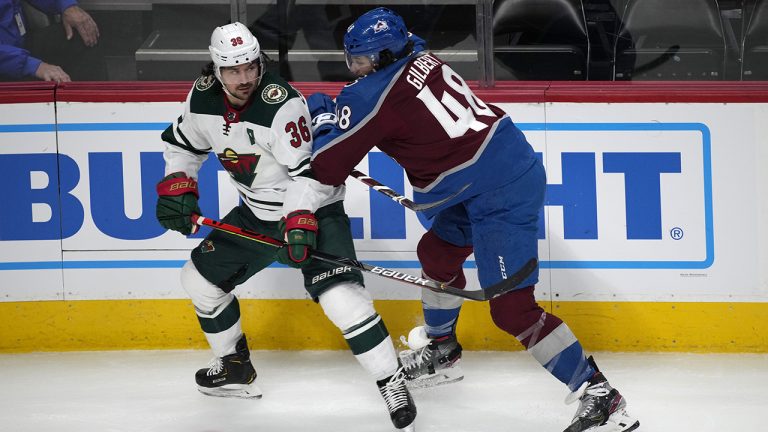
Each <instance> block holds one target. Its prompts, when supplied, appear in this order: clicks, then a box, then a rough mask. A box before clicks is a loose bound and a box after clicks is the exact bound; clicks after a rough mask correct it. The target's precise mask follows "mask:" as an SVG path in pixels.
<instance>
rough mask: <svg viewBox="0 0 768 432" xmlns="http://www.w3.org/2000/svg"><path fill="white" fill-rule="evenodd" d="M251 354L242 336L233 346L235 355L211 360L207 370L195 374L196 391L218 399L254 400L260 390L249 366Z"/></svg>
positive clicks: (259, 393) (259, 395)
mask: <svg viewBox="0 0 768 432" xmlns="http://www.w3.org/2000/svg"><path fill="white" fill-rule="evenodd" d="M250 357H251V353H250V351H248V343H247V342H246V340H245V335H243V336H242V337H241V338H240V340H239V341H237V345H236V346H235V353H234V354H229V355H226V356H224V357H217V358H215V359H213V360H212V361H211V363H210V365H208V368H204V369H200V370H198V371H197V373H196V374H195V381H197V389H198V390H200V392H201V393H203V394H206V395H209V396H218V397H237V398H244V399H255V398H260V397H261V394H262V393H261V389H260V388H259V387H258V386H257V385H256V383H255V382H254V381H255V380H256V370H255V369H254V368H253V365H252V364H251V360H250Z"/></svg>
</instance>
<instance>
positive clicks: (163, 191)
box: [156, 172, 201, 235]
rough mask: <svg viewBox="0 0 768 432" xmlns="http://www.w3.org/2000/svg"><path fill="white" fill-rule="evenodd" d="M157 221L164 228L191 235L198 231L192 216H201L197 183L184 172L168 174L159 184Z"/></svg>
mask: <svg viewBox="0 0 768 432" xmlns="http://www.w3.org/2000/svg"><path fill="white" fill-rule="evenodd" d="M157 195H158V198H157V208H156V214H157V220H158V222H160V225H162V226H163V227H164V228H166V229H169V230H174V231H178V232H180V233H182V234H184V235H189V234H191V233H193V232H195V231H197V229H196V227H197V225H194V224H193V223H192V220H191V219H190V216H192V214H193V213H194V214H200V213H201V212H200V207H198V205H197V199H198V198H199V196H200V195H199V194H198V192H197V181H195V179H192V178H189V177H187V175H186V174H184V173H183V172H175V173H173V174H168V175H167V176H165V178H163V180H161V181H160V183H158V184H157Z"/></svg>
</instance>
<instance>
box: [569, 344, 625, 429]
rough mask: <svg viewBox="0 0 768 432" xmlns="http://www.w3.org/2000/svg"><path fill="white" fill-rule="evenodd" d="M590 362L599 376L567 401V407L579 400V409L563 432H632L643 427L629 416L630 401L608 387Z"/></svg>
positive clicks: (606, 382)
mask: <svg viewBox="0 0 768 432" xmlns="http://www.w3.org/2000/svg"><path fill="white" fill-rule="evenodd" d="M587 360H588V361H589V364H590V365H592V367H593V368H594V369H595V371H597V372H595V375H593V376H592V378H590V379H589V381H587V382H586V383H584V384H582V386H581V388H579V389H578V390H576V391H575V392H573V393H571V394H570V395H568V397H567V398H566V399H565V403H567V404H570V403H573V402H575V401H576V400H578V401H579V408H578V409H577V410H576V415H574V417H573V421H572V422H571V424H570V426H568V427H567V428H566V429H565V431H564V432H583V431H594V432H629V431H633V430H635V429H637V428H638V427H640V422H639V421H638V420H636V419H634V418H633V417H630V416H629V415H628V414H627V411H626V407H627V401H626V400H625V399H624V398H623V397H622V396H621V394H620V393H619V391H618V390H616V389H615V388H613V387H611V385H610V384H608V380H607V379H605V377H604V376H603V373H602V372H600V370H598V369H597V365H596V364H595V361H594V360H593V359H592V357H589V358H588V359H587Z"/></svg>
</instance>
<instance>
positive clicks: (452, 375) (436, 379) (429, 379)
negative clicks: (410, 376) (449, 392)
mask: <svg viewBox="0 0 768 432" xmlns="http://www.w3.org/2000/svg"><path fill="white" fill-rule="evenodd" d="M463 379H464V371H462V370H461V368H460V367H459V366H453V367H451V368H448V369H441V370H439V371H437V372H435V373H434V374H432V375H422V376H420V377H418V378H416V379H415V380H412V381H407V382H406V383H405V385H406V386H407V387H408V388H409V389H410V390H416V389H423V388H430V387H437V386H441V385H445V384H450V383H455V382H457V381H461V380H463Z"/></svg>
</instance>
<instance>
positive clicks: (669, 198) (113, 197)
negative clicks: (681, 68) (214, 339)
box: [0, 83, 768, 352]
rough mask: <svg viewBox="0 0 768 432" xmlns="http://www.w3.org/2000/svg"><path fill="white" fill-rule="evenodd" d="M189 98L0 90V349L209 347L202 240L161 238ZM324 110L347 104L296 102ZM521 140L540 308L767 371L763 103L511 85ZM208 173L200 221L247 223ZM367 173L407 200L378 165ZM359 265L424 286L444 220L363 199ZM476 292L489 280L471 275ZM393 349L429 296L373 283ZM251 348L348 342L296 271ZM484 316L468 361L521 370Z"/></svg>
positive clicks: (276, 271)
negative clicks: (194, 271)
mask: <svg viewBox="0 0 768 432" xmlns="http://www.w3.org/2000/svg"><path fill="white" fill-rule="evenodd" d="M188 86H189V83H171V84H168V83H162V84H160V83H158V84H151V83H143V84H141V83H135V84H123V85H119V84H109V83H104V84H86V83H83V84H69V85H66V86H63V87H59V88H57V89H55V96H54V87H53V85H47V84H23V85H16V86H12V85H8V86H0V119H2V120H0V173H3V176H4V181H3V183H2V186H0V188H2V194H0V195H1V196H2V201H1V202H2V203H3V204H2V205H3V211H2V213H1V214H2V223H0V242H1V243H0V245H1V246H2V248H0V313H1V314H2V316H3V320H2V323H1V324H0V351H38V350H80V349H126V348H128V349H132V348H136V349H143V348H184V347H201V348H202V347H205V341H204V339H203V337H202V335H201V333H200V331H199V327H198V324H197V321H196V318H195V316H194V313H193V310H192V307H191V303H190V302H189V301H188V300H187V299H186V298H187V296H186V294H185V293H184V291H183V289H182V288H181V286H180V284H179V280H178V274H179V269H180V267H181V266H182V265H183V263H184V261H185V260H186V259H187V258H188V256H189V250H190V249H192V248H194V247H195V246H196V245H197V244H198V243H199V241H200V238H201V236H204V235H205V233H206V232H207V231H203V232H202V233H201V234H200V235H197V236H194V237H191V238H184V237H182V236H181V235H179V234H177V233H174V232H164V230H163V229H162V228H161V227H160V226H159V225H158V224H157V222H156V221H155V218H154V205H155V192H154V190H155V189H154V185H155V184H156V182H157V181H158V179H159V178H161V177H162V171H163V160H162V153H161V152H162V143H161V141H160V139H159V135H160V133H161V132H162V130H163V129H164V128H165V127H166V126H167V125H168V124H169V123H170V122H171V121H172V120H173V119H174V118H176V117H178V115H179V114H180V112H181V109H182V105H181V101H182V100H183V99H184V97H185V96H186V92H187V90H188ZM297 86H298V87H299V89H300V90H302V91H303V92H304V93H305V94H307V95H309V94H311V93H313V92H315V91H320V90H322V91H326V92H330V93H333V92H336V91H338V88H339V86H338V85H323V84H317V83H315V84H297ZM478 93H479V94H480V95H481V97H482V98H483V99H484V100H486V101H487V102H493V103H497V104H499V105H500V106H501V107H503V108H504V109H505V110H507V111H508V112H509V113H510V116H511V118H512V119H513V120H514V121H515V123H516V124H517V125H518V127H520V129H521V130H523V132H524V133H525V134H526V137H527V138H528V140H529V141H530V142H531V144H532V145H533V147H534V149H535V150H536V152H537V153H538V154H539V156H540V157H541V158H542V161H543V162H544V164H545V166H546V168H547V175H548V181H547V182H548V186H547V199H546V203H545V208H544V211H543V213H542V218H541V221H542V223H541V226H540V229H539V249H540V250H539V252H540V254H539V259H540V263H541V269H540V279H541V280H540V283H539V284H538V285H537V291H536V296H537V298H538V300H539V301H540V303H541V304H542V305H543V306H544V307H546V308H547V309H549V310H551V311H553V312H554V313H555V314H557V315H558V316H560V317H561V318H563V319H564V320H565V321H566V322H567V323H568V324H569V325H570V326H571V327H572V328H573V329H574V331H575V333H576V334H577V335H578V336H579V337H580V339H581V340H582V342H583V343H584V344H585V345H586V346H587V348H588V349H591V350H610V351H693V352H766V351H768V336H766V335H768V324H767V323H768V276H767V275H766V270H765V269H767V268H768V253H766V252H767V251H766V246H767V245H768V234H766V225H765V222H764V221H765V220H766V215H768V205H767V204H766V202H767V201H768V199H766V193H765V192H766V187H765V185H766V184H768V178H767V177H768V176H766V174H765V169H764V167H765V166H766V165H767V164H768V149H767V147H766V137H767V136H768V134H767V133H766V132H768V126H767V125H766V122H765V119H766V118H768V116H766V114H768V86H761V85H758V84H748V83H738V84H735V83H734V84H721V85H704V84H681V83H675V85H674V87H672V86H670V85H669V84H664V83H657V84H650V83H645V84H638V83H634V84H610V83H609V84H592V83H591V84H583V85H574V84H554V83H553V84H550V83H504V84H500V85H499V86H498V87H497V88H496V89H495V90H493V91H488V90H478ZM218 165H219V164H218V162H217V161H216V160H215V158H209V160H208V161H207V162H206V163H205V164H204V167H203V169H202V171H201V173H200V190H201V195H202V198H201V203H200V205H201V208H202V210H203V212H204V213H205V214H206V215H207V216H209V217H211V218H219V217H220V216H221V215H224V214H226V212H227V211H228V209H230V208H231V207H232V206H234V205H236V204H237V196H236V193H235V191H234V188H233V187H232V186H231V185H230V184H228V182H229V181H228V175H227V174H226V173H225V172H224V171H223V170H222V169H221V167H220V166H218ZM358 168H359V169H360V170H362V171H364V172H366V173H369V174H370V175H371V176H372V177H374V178H376V179H377V180H379V181H381V182H382V183H385V184H387V185H389V186H391V187H392V188H394V189H396V190H398V191H402V192H404V193H405V195H407V196H411V192H412V191H411V189H410V186H409V185H408V184H407V181H406V180H405V178H404V175H403V172H402V170H401V169H400V168H399V167H398V166H397V165H395V164H394V162H392V160H391V159H390V158H388V157H387V156H385V155H383V154H381V153H379V152H373V153H371V154H370V155H369V156H368V157H367V158H366V159H365V160H364V161H362V162H361V164H360V165H359V166H358ZM347 186H348V189H347V197H348V198H347V200H346V207H347V210H348V213H349V214H350V217H351V221H352V229H353V234H354V237H355V242H356V247H357V250H358V257H359V258H360V259H362V260H364V261H366V262H369V263H372V264H376V265H380V266H383V267H387V268H392V269H397V270H400V271H405V272H410V273H413V274H418V273H419V265H418V261H417V260H416V255H415V252H414V251H415V247H416V244H417V242H418V239H419V237H420V236H421V234H422V233H423V232H424V231H425V230H426V229H428V227H429V221H428V220H425V219H424V218H423V217H420V216H418V215H417V214H414V213H412V212H410V211H407V210H405V209H404V208H402V207H400V206H398V205H397V204H395V203H394V202H392V201H390V200H388V199H387V198H385V197H382V196H381V195H379V194H377V193H371V192H370V191H369V190H368V189H367V188H366V187H365V186H363V185H362V184H359V182H357V181H355V180H354V179H349V180H348V181H347ZM465 267H466V271H467V273H468V279H469V280H470V285H469V287H468V288H470V289H476V288H477V283H476V278H475V264H474V260H473V257H470V259H469V260H468V262H467V263H466V264H465ZM366 283H367V285H368V287H369V288H370V289H371V291H372V292H373V293H374V297H375V298H376V299H377V307H378V309H379V311H380V313H381V314H382V315H383V316H384V318H385V320H386V323H387V326H388V327H389V330H390V332H391V333H392V334H393V335H394V336H398V335H400V334H407V332H408V330H409V329H410V328H411V327H412V326H414V325H416V324H418V323H419V321H420V320H421V311H420V304H419V302H418V298H419V292H418V290H417V289H414V288H412V287H410V286H407V285H401V284H396V283H394V282H391V281H388V280H384V279H380V278H377V277H375V276H370V275H369V276H367V277H366ZM236 292H237V294H238V296H239V297H240V299H241V309H242V315H243V324H244V328H245V331H246V333H248V335H249V340H252V343H251V344H252V347H253V348H257V349H258V348H262V349H310V348H317V349H334V348H343V347H344V341H343V339H342V338H341V336H340V335H338V333H337V331H336V330H335V329H334V328H333V327H332V325H331V324H330V323H328V322H327V320H326V319H325V318H324V317H323V316H322V313H321V311H320V309H319V307H318V306H317V305H315V304H313V303H312V302H311V301H310V300H308V299H307V298H306V295H305V293H304V290H303V288H302V286H301V279H300V277H299V274H298V272H296V271H295V270H292V269H288V268H285V267H282V266H279V265H274V266H273V267H270V268H269V269H267V270H266V271H264V272H263V273H260V274H259V275H257V276H256V277H254V278H252V279H251V280H250V281H248V282H247V283H246V284H245V285H243V286H241V287H239V288H238V289H237V291H236ZM487 307H488V305H487V304H484V303H471V304H470V303H466V304H465V307H464V310H463V312H462V317H461V319H460V323H459V334H460V337H461V340H462V343H463V344H464V345H465V347H466V348H468V349H478V350H497V349H500V350H512V349H518V346H517V342H516V341H515V340H514V339H513V338H510V337H508V336H506V335H504V334H503V333H501V332H500V331H499V330H498V329H496V328H495V327H494V326H493V324H492V322H491V320H490V318H489V317H488V316H487V315H488V314H487Z"/></svg>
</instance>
